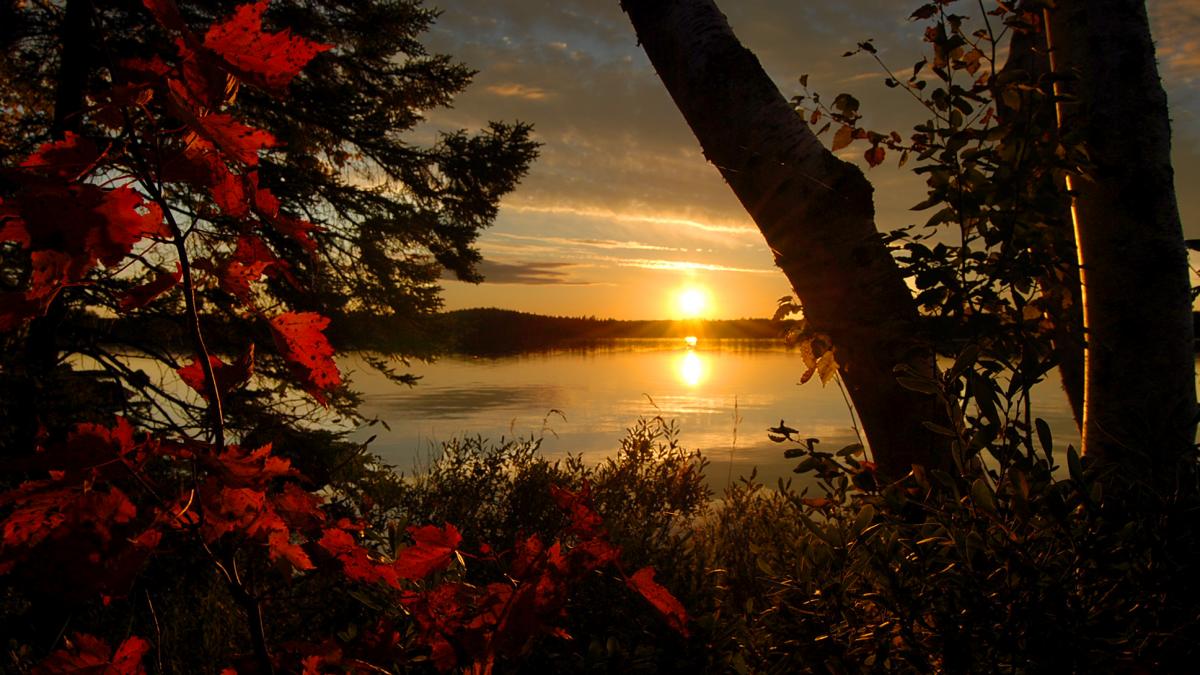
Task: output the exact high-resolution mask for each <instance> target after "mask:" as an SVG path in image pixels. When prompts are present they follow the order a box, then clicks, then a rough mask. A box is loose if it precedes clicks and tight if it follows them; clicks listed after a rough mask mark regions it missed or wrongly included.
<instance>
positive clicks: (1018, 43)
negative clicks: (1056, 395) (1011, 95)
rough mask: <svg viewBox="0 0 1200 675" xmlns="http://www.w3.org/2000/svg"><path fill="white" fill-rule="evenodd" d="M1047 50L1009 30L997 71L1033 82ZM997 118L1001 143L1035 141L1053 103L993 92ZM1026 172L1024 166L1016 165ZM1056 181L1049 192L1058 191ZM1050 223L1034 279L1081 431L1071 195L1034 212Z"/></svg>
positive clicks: (1030, 36) (1038, 35)
mask: <svg viewBox="0 0 1200 675" xmlns="http://www.w3.org/2000/svg"><path fill="white" fill-rule="evenodd" d="M1051 72H1052V71H1051V68H1050V54H1049V51H1048V45H1047V44H1046V36H1045V35H1044V33H1043V32H1040V31H1033V30H1023V31H1015V32H1014V33H1013V37H1012V40H1011V41H1010V43H1009V52H1008V59H1007V60H1005V62H1004V67H1003V68H1002V69H1001V73H1002V74H1004V75H1009V76H1011V77H1018V78H1020V79H1021V80H1022V81H1023V82H1024V83H1025V84H1029V85H1033V86H1037V85H1039V84H1041V83H1042V82H1044V81H1045V78H1046V77H1047V76H1049V75H1050V74H1051ZM994 100H995V102H996V106H997V110H998V113H999V116H1000V118H1001V119H1002V120H1004V121H1005V122H1010V123H1013V124H1014V125H1015V128H1014V129H1013V131H1012V132H1011V134H1010V135H1009V140H1008V141H1006V142H1016V143H1025V144H1029V145H1031V146H1032V145H1035V144H1037V143H1038V142H1039V139H1040V138H1042V136H1043V134H1045V133H1046V132H1047V131H1050V130H1055V129H1056V127H1057V119H1056V115H1055V105H1054V102H1053V100H1052V99H1050V98H1049V97H1046V98H1042V97H1040V96H1038V95H1034V94H1029V95H1025V96H1022V100H1021V105H1020V108H1019V109H1017V110H1014V109H1012V108H1010V107H1009V106H1008V105H1007V104H1006V103H1005V102H1004V98H1003V97H1002V96H1000V95H999V93H998V92H997V95H996V96H995V97H994ZM1017 154H1018V156H1021V157H1028V158H1029V159H1025V160H1023V161H1024V162H1031V161H1038V159H1039V158H1038V156H1037V153H1034V152H1020V153H1017ZM1017 169H1018V170H1020V171H1022V172H1023V173H1024V174H1025V175H1028V173H1029V170H1028V167H1017ZM1063 187H1064V186H1063V185H1062V182H1061V180H1060V181H1058V182H1057V183H1056V185H1055V186H1054V188H1053V189H1054V190H1055V191H1056V192H1057V191H1060V190H1062V189H1063ZM1037 215H1038V216H1039V217H1041V218H1044V219H1045V220H1046V222H1047V223H1050V224H1052V225H1053V237H1054V238H1053V243H1052V244H1051V246H1052V249H1051V250H1049V251H1047V252H1046V253H1047V254H1048V257H1049V258H1050V259H1051V260H1053V261H1054V264H1055V266H1056V267H1055V268H1054V269H1050V270H1047V272H1046V274H1045V275H1043V276H1042V278H1041V279H1040V280H1039V282H1038V283H1039V286H1040V287H1041V289H1042V293H1043V295H1044V296H1045V297H1046V298H1047V299H1050V300H1051V302H1049V303H1048V306H1047V307H1046V311H1047V313H1048V314H1049V316H1050V319H1051V321H1052V322H1053V326H1054V327H1053V329H1052V331H1051V333H1050V341H1051V349H1052V350H1053V355H1054V360H1055V362H1056V363H1057V364H1058V373H1059V377H1060V381H1061V383H1062V388H1063V392H1064V393H1065V394H1066V396H1067V402H1068V403H1069V404H1070V406H1071V415H1072V416H1073V417H1074V418H1075V426H1076V427H1078V428H1079V429H1080V430H1082V429H1083V373H1084V357H1083V350H1084V334H1083V297H1082V292H1081V288H1080V285H1079V262H1078V261H1079V258H1078V253H1077V252H1076V250H1075V232H1074V228H1073V227H1072V222H1071V198H1070V196H1069V195H1067V194H1066V191H1065V190H1062V193H1061V198H1060V199H1056V200H1055V203H1054V205H1053V206H1052V207H1050V208H1047V209H1046V210H1045V211H1041V212H1040V213H1039V214H1037Z"/></svg>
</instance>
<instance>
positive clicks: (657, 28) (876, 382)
mask: <svg viewBox="0 0 1200 675" xmlns="http://www.w3.org/2000/svg"><path fill="white" fill-rule="evenodd" d="M621 7H622V8H623V9H624V10H625V12H626V13H627V14H628V15H629V19H630V21H631V22H632V23H633V26H634V29H635V30H636V32H637V36H638V40H639V41H640V43H641V45H642V46H643V48H644V49H645V50H646V53H647V55H648V56H649V57H650V61H651V63H652V64H653V65H654V67H655V69H656V70H657V71H658V75H659V77H660V78H661V79H662V81H663V84H664V85H666V88H667V91H668V92H669V93H670V95H671V97H672V98H673V99H674V101H675V104H676V106H677V107H678V108H679V110H680V112H681V113H682V114H683V116H684V118H685V119H686V120H687V123H688V125H689V126H691V128H692V131H693V132H694V133H695V135H696V138H697V139H698V140H699V141H700V145H701V146H702V148H703V150H704V154H705V156H706V157H707V158H708V160H709V161H710V162H712V163H713V164H714V165H715V166H716V167H717V169H718V170H720V172H721V175H722V176H723V177H724V178H725V180H726V182H727V183H729V186H730V188H732V189H733V192H734V194H736V195H737V197H738V199H739V200H740V201H741V202H742V205H743V206H745V208H746V210H747V212H749V214H750V216H751V217H752V218H753V219H754V222H755V223H756V224H757V225H758V228H759V229H760V230H761V231H762V233H763V236H764V237H765V238H766V241H767V244H768V245H769V246H770V248H771V250H772V251H773V252H774V254H775V262H776V264H777V265H779V267H780V268H781V269H782V270H783V272H784V274H785V275H787V278H788V280H789V281H790V282H791V284H792V288H793V289H794V290H795V292H796V295H797V297H798V298H799V299H800V301H801V303H802V304H803V306H804V314H805V318H806V319H807V320H808V321H809V323H810V325H811V326H812V327H813V328H814V329H815V330H816V331H819V332H821V333H825V334H827V335H828V336H829V337H830V338H831V340H832V341H833V344H834V346H835V349H836V357H837V361H838V364H839V366H840V369H841V375H842V378H843V380H844V381H845V383H846V386H847V389H848V390H849V393H850V397H851V399H852V400H853V402H854V406H855V408H856V410H857V412H858V415H859V418H860V419H861V420H862V423H863V429H864V431H865V433H866V436H867V440H868V442H869V443H870V446H871V449H872V451H873V453H874V456H875V459H876V462H877V464H878V465H879V469H880V471H881V472H882V473H883V474H884V475H886V476H889V477H899V476H902V475H904V474H905V473H907V472H908V471H909V469H910V467H911V465H913V464H921V465H925V466H934V467H949V466H953V463H952V461H951V458H950V457H949V451H948V443H947V442H946V439H945V438H944V437H939V436H936V435H934V434H932V433H931V432H930V431H929V430H928V429H927V428H926V427H925V426H924V423H925V422H929V421H933V422H938V423H940V424H945V422H944V420H945V418H946V412H945V409H944V406H942V405H941V404H939V403H938V401H937V400H936V398H935V397H934V396H931V395H928V394H920V393H917V392H914V391H910V390H908V389H905V388H902V387H900V386H899V384H898V383H897V381H896V377H895V375H894V373H893V369H894V368H895V367H896V366H898V365H904V366H907V367H908V368H911V369H912V370H913V371H915V372H916V373H918V374H919V375H922V376H926V377H930V378H932V377H934V376H935V375H936V373H937V368H936V363H935V361H934V352H933V349H932V346H931V345H930V343H929V342H928V341H925V340H922V339H920V338H919V336H920V335H921V330H920V327H919V324H918V315H917V309H916V305H915V303H914V302H913V298H912V295H911V292H910V291H909V289H908V286H907V285H906V284H905V283H904V279H903V277H902V276H901V274H900V271H899V268H898V267H897V265H896V263H895V261H894V260H893V259H892V257H891V255H890V254H889V252H888V250H887V247H886V246H885V245H884V243H883V241H882V238H881V236H880V234H879V232H878V231H877V229H876V227H875V212H874V202H873V198H872V194H873V188H872V187H871V184H870V183H869V182H868V181H867V180H866V178H865V177H864V176H863V174H862V172H861V171H860V170H859V169H858V168H857V167H855V166H854V165H852V164H849V163H847V162H843V161H841V160H839V159H838V158H836V157H834V156H833V154H832V153H830V152H829V151H828V150H826V149H825V147H824V146H823V145H822V144H821V142H820V141H819V140H818V139H817V138H816V136H815V135H814V134H813V133H812V131H811V130H810V129H809V128H808V125H807V124H805V122H804V121H803V120H802V119H801V118H800V116H799V115H798V114H797V113H796V112H795V111H794V110H793V109H792V107H791V105H789V103H788V102H787V100H785V99H784V97H783V95H782V94H781V93H780V92H779V90H778V88H776V87H775V85H774V83H773V82H772V81H771V80H770V78H769V77H768V76H767V74H766V73H765V72H764V71H763V69H762V66H761V65H760V64H759V62H758V59H757V58H756V57H755V56H754V54H753V53H751V52H750V51H749V50H747V49H746V48H745V47H743V46H742V44H741V43H740V42H739V41H738V39H737V37H736V36H735V35H734V34H733V31H732V29H731V28H730V27H729V24H728V21H727V20H726V18H725V16H724V15H723V14H722V13H721V12H720V10H719V9H718V8H717V6H716V5H715V4H714V3H713V2H712V0H622V1H621Z"/></svg>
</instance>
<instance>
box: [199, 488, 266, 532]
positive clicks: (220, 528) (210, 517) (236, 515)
mask: <svg viewBox="0 0 1200 675" xmlns="http://www.w3.org/2000/svg"><path fill="white" fill-rule="evenodd" d="M200 494H201V503H202V504H203V506H204V519H203V522H202V527H201V529H200V532H201V534H202V535H203V537H204V540H205V541H206V542H213V541H216V540H217V539H220V538H221V537H223V536H225V535H226V534H229V533H231V532H236V533H238V534H240V535H242V536H245V537H249V538H251V539H254V538H266V537H267V536H268V535H269V534H270V533H271V532H274V531H275V530H287V525H285V524H284V523H283V521H282V520H280V518H279V515H278V514H276V513H275V510H274V509H273V508H271V505H270V504H269V503H268V502H267V495H266V493H265V492H264V491H262V490H256V489H254V488H249V487H225V486H222V485H221V484H220V483H219V482H218V481H216V480H214V479H209V480H207V481H205V484H204V485H203V486H201V489H200Z"/></svg>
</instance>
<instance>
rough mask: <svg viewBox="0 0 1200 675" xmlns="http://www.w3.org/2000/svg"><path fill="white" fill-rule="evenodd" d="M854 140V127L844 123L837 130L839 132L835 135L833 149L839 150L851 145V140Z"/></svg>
mask: <svg viewBox="0 0 1200 675" xmlns="http://www.w3.org/2000/svg"><path fill="white" fill-rule="evenodd" d="M853 140H854V128H853V127H851V126H850V125H849V124H843V125H842V126H841V128H840V129H838V130H837V133H835V134H834V135H833V146H832V150H833V151H834V152H837V151H838V150H841V149H842V148H844V147H846V146H848V145H850V142H851V141H853Z"/></svg>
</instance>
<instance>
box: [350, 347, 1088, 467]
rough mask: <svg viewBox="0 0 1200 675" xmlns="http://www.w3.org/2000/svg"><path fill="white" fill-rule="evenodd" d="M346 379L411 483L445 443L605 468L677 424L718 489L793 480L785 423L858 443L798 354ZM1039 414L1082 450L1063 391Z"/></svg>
mask: <svg viewBox="0 0 1200 675" xmlns="http://www.w3.org/2000/svg"><path fill="white" fill-rule="evenodd" d="M341 365H342V367H343V372H344V373H345V374H347V375H348V378H349V379H350V380H351V382H352V384H353V387H354V388H355V389H357V390H359V391H361V392H363V394H364V403H363V406H362V407H361V409H360V410H361V412H362V413H363V414H364V415H366V416H367V417H378V418H379V419H381V420H383V421H384V422H386V423H387V424H388V425H389V426H390V427H391V429H390V431H389V430H387V429H384V428H382V427H381V426H379V425H376V426H374V427H370V428H365V429H360V430H359V431H358V432H356V435H355V436H356V438H359V439H361V440H365V439H366V438H367V437H369V436H370V435H373V434H377V438H376V440H375V441H374V442H373V443H372V444H371V449H372V451H373V452H375V453H376V454H378V455H380V456H381V457H383V458H384V459H385V460H386V461H387V462H389V463H390V464H393V465H395V466H397V467H398V468H400V469H401V470H411V469H412V468H413V467H414V466H417V465H421V464H424V463H426V462H427V461H428V459H429V457H430V456H431V455H433V454H436V452H437V451H438V449H439V448H440V445H441V443H442V442H443V441H446V440H448V439H451V438H454V437H462V436H476V435H479V436H483V437H484V438H488V439H491V440H493V441H499V440H500V439H501V438H509V439H511V438H529V437H530V436H539V437H542V438H543V441H542V446H541V447H542V452H543V453H544V454H545V455H547V456H549V457H561V456H565V455H566V454H567V453H576V454H582V455H583V456H584V458H585V459H586V460H589V461H598V460H599V459H601V458H603V457H605V456H607V455H610V454H613V453H614V452H615V451H616V449H617V447H618V441H619V440H620V439H621V437H623V436H624V434H625V430H626V429H627V428H628V427H630V426H631V425H632V424H633V423H634V422H635V421H636V420H637V418H638V417H654V416H656V415H661V416H662V417H663V418H665V419H668V420H676V421H677V422H678V426H679V428H680V432H681V433H680V439H681V442H682V444H683V445H684V446H685V447H687V448H699V449H700V450H701V451H702V452H704V454H705V455H706V456H707V457H708V458H709V460H710V461H711V462H712V464H711V466H710V469H709V477H710V482H711V483H712V484H713V485H714V486H715V487H720V486H722V485H724V482H725V478H726V476H727V475H728V474H729V473H732V475H733V476H735V477H736V476H739V475H748V474H749V473H750V471H751V469H752V468H755V467H757V468H758V472H759V477H760V478H761V479H764V480H765V481H766V483H767V484H768V485H773V484H774V483H775V479H776V478H777V477H787V476H790V475H792V473H791V469H792V466H794V461H792V460H787V459H785V458H784V456H783V451H784V450H785V449H786V448H787V447H791V446H790V445H787V444H777V443H773V442H771V441H770V440H769V439H768V438H767V432H766V430H767V429H768V428H769V427H773V426H776V425H777V424H779V421H780V420H781V419H782V420H785V421H786V422H787V424H788V426H790V427H793V428H795V429H798V430H799V431H800V433H801V435H803V436H808V437H815V438H819V439H820V441H821V443H820V445H819V448H820V449H822V450H830V451H833V450H837V449H839V448H841V447H843V446H845V445H848V444H850V443H855V442H857V437H856V435H855V432H854V428H853V424H852V421H851V414H850V412H849V410H848V408H847V405H846V402H845V400H844V399H843V397H842V394H841V392H840V390H839V388H838V386H837V384H836V383H835V382H830V383H829V384H828V385H825V386H822V385H821V383H820V382H819V381H818V380H817V378H813V380H812V381H810V382H808V383H806V384H804V385H798V384H797V382H798V380H799V378H800V375H801V374H802V373H803V372H804V364H803V362H802V361H801V358H800V355H799V353H798V352H795V351H792V350H789V349H788V348H787V347H786V346H785V345H783V344H782V343H775V342H771V341H735V340H713V341H707V342H704V341H702V342H701V343H700V344H698V345H697V346H696V347H695V348H689V347H688V346H687V345H685V344H684V343H683V342H682V341H678V340H618V341H614V342H613V343H611V344H608V345H606V346H604V347H600V348H594V349H588V350H580V351H556V352H549V353H537V354H521V355H517V356H509V357H503V358H464V357H450V358H443V359H441V360H439V361H437V362H435V363H413V364H412V365H411V367H409V368H405V369H402V370H405V371H408V372H412V373H413V374H415V375H419V376H421V378H422V379H421V382H420V384H418V385H417V386H416V387H412V388H409V387H405V386H403V385H396V384H393V383H391V382H390V381H388V380H387V379H386V378H384V377H383V376H382V375H380V374H379V373H378V372H376V371H374V370H372V369H371V368H370V367H369V366H367V365H366V364H365V363H364V362H363V361H362V360H361V359H359V358H355V357H353V356H351V357H347V358H345V359H344V360H343V361H342V362H341ZM1033 402H1034V414H1035V415H1036V416H1038V417H1042V418H1043V419H1045V420H1046V421H1047V422H1048V423H1049V424H1050V426H1051V428H1052V429H1053V430H1054V436H1055V445H1056V446H1057V447H1058V448H1059V449H1063V448H1065V447H1066V445H1067V444H1068V443H1073V444H1075V445H1076V446H1078V443H1079V437H1078V432H1077V431H1076V430H1075V428H1074V423H1073V422H1072V421H1071V417H1070V410H1069V408H1068V406H1067V402H1066V398H1065V396H1064V395H1063V394H1062V391H1061V389H1060V388H1059V386H1058V383H1057V382H1056V381H1050V382H1043V383H1041V384H1040V385H1038V387H1036V388H1035V389H1034V391H1033ZM555 411H557V412H555ZM731 465H732V472H730V467H731Z"/></svg>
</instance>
